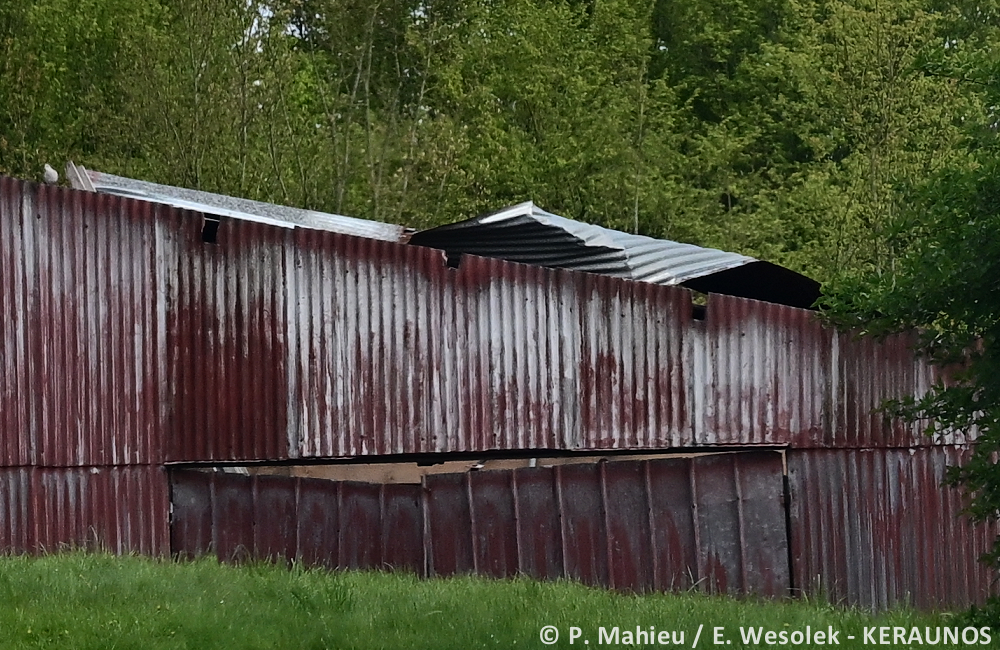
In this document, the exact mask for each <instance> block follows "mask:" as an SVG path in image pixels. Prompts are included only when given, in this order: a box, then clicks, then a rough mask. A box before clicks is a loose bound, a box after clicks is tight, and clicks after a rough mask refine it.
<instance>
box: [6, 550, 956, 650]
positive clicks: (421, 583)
mask: <svg viewBox="0 0 1000 650" xmlns="http://www.w3.org/2000/svg"><path fill="white" fill-rule="evenodd" d="M0 598H2V600H3V603H4V607H3V608H2V610H0V629H2V630H3V644H4V646H5V647H14V648H95V649H96V648H101V649H103V648H122V647H126V648H153V649H156V648H212V649H213V650H225V649H227V648H355V649H357V650H365V649H368V648H372V649H374V648H435V649H447V648H461V649H462V650H466V649H469V648H518V647H529V648H532V647H538V646H540V645H541V643H540V641H539V631H540V630H541V628H542V627H543V626H545V625H556V626H558V627H559V629H560V631H561V632H562V634H561V637H562V638H561V639H560V643H559V645H557V646H554V647H560V648H563V647H577V646H580V645H583V644H582V639H577V640H576V644H575V645H574V646H571V645H569V643H568V632H569V627H570V626H578V627H581V628H583V629H584V630H585V631H586V633H587V636H588V637H590V639H589V640H590V645H594V644H595V643H596V642H597V640H598V638H597V636H596V635H597V627H598V626H607V627H608V628H611V627H614V626H619V627H621V628H622V629H632V630H634V629H635V628H636V626H642V627H643V629H647V630H648V628H649V626H651V625H652V626H655V627H656V629H657V630H662V629H668V630H683V631H684V632H685V644H690V643H692V641H693V637H694V635H695V632H696V631H697V629H698V626H699V625H704V626H705V629H704V631H703V633H702V636H701V640H700V641H699V645H701V644H703V643H705V642H706V639H708V638H709V637H708V635H709V634H710V632H711V627H712V626H724V627H726V628H727V635H729V636H731V637H735V641H734V643H733V644H732V646H731V647H733V648H742V647H747V646H745V645H743V644H742V643H741V639H740V637H739V633H738V629H737V628H738V627H739V626H740V625H744V626H754V627H759V626H763V627H765V628H767V629H774V630H783V629H802V630H804V629H805V626H806V625H809V626H811V627H812V629H813V630H817V629H826V627H827V626H828V625H830V626H833V627H834V628H835V629H839V630H841V635H840V641H841V644H842V645H841V647H846V648H860V647H862V636H863V635H862V632H861V628H862V626H865V625H868V626H872V625H888V626H892V625H900V626H907V627H909V626H915V625H916V626H920V627H921V628H922V627H924V626H935V625H947V624H950V623H949V622H948V621H947V619H945V618H944V617H940V616H928V615H920V614H917V613H915V612H912V611H896V612H891V613H888V614H883V615H881V616H878V617H874V616H871V615H870V614H866V613H863V612H859V611H853V610H841V609H838V608H834V607H831V606H829V605H817V604H811V603H806V602H770V603H764V602H754V601H752V600H747V599H743V600H734V599H730V598H722V597H710V596H704V595H701V594H696V593H688V594H678V595H663V594H656V595H646V596H628V595H622V594H616V593H613V592H609V591H605V590H599V589H590V588H586V587H583V586H581V585H577V584H571V583H565V582H563V583H540V582H536V581H533V580H528V579H517V580H507V581H497V580H485V579H481V578H471V577H457V578H452V579H438V580H419V579H417V578H416V577H414V576H412V575H408V574H398V573H397V574H382V573H359V572H336V573H331V572H325V571H318V570H304V569H302V568H301V567H295V568H293V569H292V570H290V571H289V570H286V569H285V568H284V567H283V566H281V567H279V566H271V565H250V566H243V567H232V566H225V565H220V564H218V563H217V562H215V561H214V560H199V561H196V562H189V563H174V562H170V561H155V560H148V559H140V558H136V557H124V558H114V557H110V556H105V555H83V554H77V553H74V554H67V555H57V556H48V557H42V558H37V559H32V558H28V557H5V558H0ZM849 634H853V635H854V636H855V637H856V640H854V641H850V640H847V639H846V636H847V635H849ZM753 647H756V646H753Z"/></svg>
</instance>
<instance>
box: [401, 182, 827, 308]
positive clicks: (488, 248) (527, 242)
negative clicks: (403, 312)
mask: <svg viewBox="0 0 1000 650" xmlns="http://www.w3.org/2000/svg"><path fill="white" fill-rule="evenodd" d="M410 243H411V244H413V245H417V246H429V247H431V248H439V249H442V250H445V251H448V253H449V254H451V255H458V254H463V253H469V254H472V255H481V256H483V257H495V258H499V259H504V260H508V261H511V262H520V263H522V264H534V265H538V266H547V267H550V268H560V269H571V270H574V271H586V272H588V273H600V274H603V275H610V276H614V277H618V278H626V279H629V280H638V281H641V282H650V283H652V284H661V285H668V286H670V285H682V286H685V287H688V288H690V289H695V290H696V291H701V292H703V293H721V294H726V295H732V296H741V297H744V298H753V299H755V300H764V301H767V302H775V303H779V304H785V305H790V306H793V307H802V308H808V307H811V306H812V304H813V303H814V302H815V301H816V299H817V298H819V283H818V282H816V281H815V280H812V279H810V278H807V277H805V276H804V275H801V274H799V273H796V272H794V271H791V270H789V269H786V268H783V267H780V266H777V265H775V264H771V263H770V262H763V261H761V260H757V259H754V258H752V257H747V256H746V255H740V254H738V253H728V252H725V251H720V250H716V249H714V248H703V247H701V246H695V245H693V244H683V243H680V242H675V241H670V240H666V239H653V238H652V237H645V236H642V235H633V234H629V233H625V232H621V231H618V230H610V229H608V228H602V227H601V226H596V225H593V224H589V223H582V222H580V221H574V220H573V219H567V218H565V217H560V216H558V215H555V214H552V213H551V212H546V211H545V210H542V209H541V208H539V207H538V206H537V205H535V204H534V203H532V202H531V201H527V202H525V203H520V204H518V205H515V206H513V207H510V208H506V209H503V210H499V211H497V212H494V213H491V214H487V215H484V216H480V217H475V218H473V219H468V220H466V221H461V222H458V223H453V224H448V225H444V226H439V227H437V228H431V229H429V230H424V231H421V232H418V233H415V234H414V235H413V236H412V237H411V238H410Z"/></svg>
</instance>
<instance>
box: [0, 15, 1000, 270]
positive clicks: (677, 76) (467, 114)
mask: <svg viewBox="0 0 1000 650" xmlns="http://www.w3.org/2000/svg"><path fill="white" fill-rule="evenodd" d="M967 5H968V6H966V4H962V2H961V1H956V2H947V1H944V0H897V1H894V2H878V1H877V0H779V1H777V2H775V1H774V0H734V1H731V2H717V1H711V0H655V1H650V0H383V1H382V2H370V1H368V0H364V1H362V0H338V1H336V2H335V1H334V0H273V1H269V0H31V1H26V2H16V3H2V4H0V99H2V101H0V172H3V173H7V174H13V175H17V176H22V177H29V178H37V177H39V175H40V172H41V167H42V164H43V163H44V162H51V163H53V164H54V165H55V166H56V167H58V168H61V167H62V163H63V162H64V161H65V160H67V159H73V160H76V161H77V162H81V163H83V164H84V165H86V166H88V167H91V168H94V169H99V170H101V171H107V172H111V173H117V174H123V175H128V176H134V177H137V178H143V179H147V180H153V181H157V182H161V183H168V184H174V185H181V186H187V187H195V188H200V189H205V190H210V191H216V192H223V193H227V194H234V195H239V196H246V197H250V198H256V199H260V200H266V201H273V202H278V203H286V204H291V205H297V206H302V207H308V208H314V209H321V210H325V211H331V212H337V213H342V214H349V215H354V216H359V217H365V218H371V219H379V220H386V221H392V222H397V223H403V224H406V225H410V226H413V227H426V226H429V225H433V224H437V223H444V222H450V221H454V220H456V219H460V218H465V217H468V216H472V215H474V214H476V213H479V212H482V211H486V210H490V209H495V208H498V207H502V206H504V205H507V204H510V203H513V202H518V201H522V200H525V199H528V198H531V199H534V200H535V201H536V202H538V203H539V204H540V205H542V206H544V207H545V208H547V209H549V210H551V211H554V212H557V213H560V214H563V215H565V216H568V217H572V218H576V219H581V220H585V221H590V222H595V223H600V224H604V225H607V226H611V227H615V228H620V229H624V230H629V231H637V232H641V233H644V234H649V235H653V236H662V237H668V238H672V239H679V240H683V241H690V242H694V243H699V244H703V245H709V246H716V247H720V248H725V249H729V250H735V251H740V252H744V253H747V254H751V255H756V256H760V257H763V258H765V259H769V260H772V261H776V262H779V263H783V264H786V265H788V266H791V267H792V268H795V269H798V270H801V271H804V272H806V273H808V274H811V275H813V276H814V277H817V278H819V279H827V278H829V277H831V276H832V275H833V274H834V273H835V272H837V271H839V270H841V269H845V268H852V269H874V270H876V271H879V270H881V269H884V268H885V267H886V265H887V264H891V263H892V259H893V255H894V245H895V244H894V240H893V238H892V237H891V235H890V228H889V224H890V223H892V221H893V219H894V215H895V213H896V212H898V211H899V209H900V207H901V204H902V203H903V202H905V201H906V199H905V197H906V196H907V189H908V188H909V187H912V186H914V185H915V184H917V183H919V182H920V180H921V179H922V178H924V177H926V176H928V175H929V174H932V173H936V172H937V171H938V170H940V169H942V168H955V169H961V168H963V166H968V165H972V164H973V163H972V162H969V160H970V157H969V156H968V153H967V152H968V149H969V145H970V138H973V139H974V138H975V137H976V136H975V133H976V131H975V130H974V129H972V128H970V127H976V126H978V127H979V128H980V131H981V132H982V133H981V134H980V136H979V137H987V136H988V135H990V134H992V131H991V130H990V123H991V117H990V114H989V107H988V105H987V104H988V102H986V101H985V100H984V98H983V96H981V93H980V88H979V86H978V85H977V84H976V83H972V82H964V81H962V80H961V79H958V78H956V76H955V75H953V74H948V73H943V72H942V70H943V69H945V68H946V67H947V64H948V62H949V61H951V60H953V59H955V58H956V57H961V56H962V55H963V52H966V51H968V50H970V49H971V48H979V49H982V48H984V47H987V48H988V46H989V45H990V44H992V43H993V42H995V40H996V38H997V36H996V34H995V28H994V24H995V23H996V17H995V13H994V12H993V11H992V10H991V9H990V8H989V7H986V6H985V5H984V4H983V3H972V2H968V3H967ZM970 134H971V135H970Z"/></svg>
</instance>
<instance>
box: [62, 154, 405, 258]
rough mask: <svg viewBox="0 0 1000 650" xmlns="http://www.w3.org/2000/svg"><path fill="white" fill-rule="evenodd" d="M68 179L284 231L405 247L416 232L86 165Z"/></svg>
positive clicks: (69, 168)
mask: <svg viewBox="0 0 1000 650" xmlns="http://www.w3.org/2000/svg"><path fill="white" fill-rule="evenodd" d="M66 177H67V178H68V179H69V182H70V184H71V185H72V186H73V187H74V188H76V189H78V190H86V191H89V192H99V193H102V194H113V195H116V196H123V197H127V198H133V199H140V200H143V201H152V202H154V203H164V204H166V205H170V206H173V207H175V208H182V209H186V210H195V211H197V212H203V213H205V214H213V215H217V216H220V217H231V218H234V219H243V220H246V221H256V222H259V223H266V224H270V225H272V226H280V227H283V228H312V229H314V230H326V231H330V232H336V233H341V234H344V235H354V236H357V237H366V238H368V239H378V240H382V241H391V242H397V243H405V242H406V240H407V239H408V238H409V235H410V233H411V232H412V231H410V230H409V229H407V228H404V227H403V226H399V225H396V224H390V223H382V222H379V221H369V220H367V219H357V218H355V217H345V216H343V215H339V214H330V213H326V212H317V211H315V210H303V209H300V208H292V207H287V206H281V205H276V204H274V203H264V202H261V201H252V200H250V199H241V198H237V197H231V196H225V195H222V194H213V193H211V192H202V191H199V190H189V189H185V188H181V187H174V186H171V185H160V184H159V183H150V182H148V181H140V180H136V179H132V178H126V177H124V176H115V175H114V174H105V173H104V172H98V171H93V170H88V169H86V168H84V167H83V165H76V164H74V163H73V162H72V161H71V162H68V163H66Z"/></svg>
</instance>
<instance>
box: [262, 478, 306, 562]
mask: <svg viewBox="0 0 1000 650" xmlns="http://www.w3.org/2000/svg"><path fill="white" fill-rule="evenodd" d="M296 488H297V484H296V483H295V482H294V481H288V480H287V479H285V477H282V476H254V477H253V482H252V486H251V489H252V491H253V518H254V529H253V538H254V543H253V548H254V557H257V558H261V559H266V560H279V559H280V560H286V561H291V560H292V559H294V558H295V556H296V554H297V552H298V547H299V539H298V516H297V507H298V503H297V496H298V495H297V489H296Z"/></svg>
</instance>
